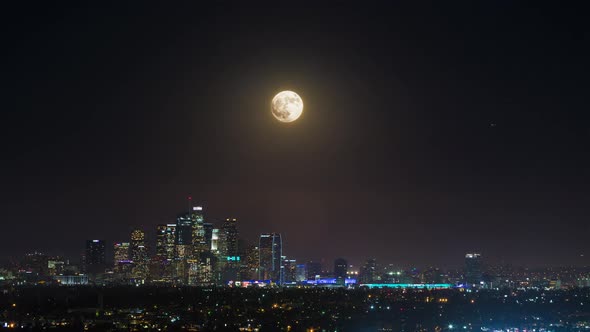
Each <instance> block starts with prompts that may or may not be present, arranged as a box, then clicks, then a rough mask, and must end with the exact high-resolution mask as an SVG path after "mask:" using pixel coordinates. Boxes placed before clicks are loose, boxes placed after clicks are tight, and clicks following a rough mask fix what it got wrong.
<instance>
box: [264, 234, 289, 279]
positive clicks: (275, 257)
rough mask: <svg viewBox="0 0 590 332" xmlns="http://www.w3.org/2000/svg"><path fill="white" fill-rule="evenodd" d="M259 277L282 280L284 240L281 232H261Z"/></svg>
mask: <svg viewBox="0 0 590 332" xmlns="http://www.w3.org/2000/svg"><path fill="white" fill-rule="evenodd" d="M258 251H259V255H258V259H259V262H260V263H259V271H258V274H259V279H262V280H273V281H275V282H280V280H281V279H282V278H281V266H282V258H281V257H282V255H283V242H282V240H281V234H279V233H265V234H260V240H259V245H258Z"/></svg>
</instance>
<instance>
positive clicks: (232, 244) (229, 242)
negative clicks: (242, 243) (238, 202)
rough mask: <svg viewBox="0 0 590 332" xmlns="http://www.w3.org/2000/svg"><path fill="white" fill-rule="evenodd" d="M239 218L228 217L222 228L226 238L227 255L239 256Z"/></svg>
mask: <svg viewBox="0 0 590 332" xmlns="http://www.w3.org/2000/svg"><path fill="white" fill-rule="evenodd" d="M237 223H238V220H237V219H236V218H227V219H225V221H224V222H223V225H222V226H221V229H222V231H223V234H224V239H225V247H226V248H225V249H226V253H225V254H226V255H227V256H230V257H235V256H238V227H237Z"/></svg>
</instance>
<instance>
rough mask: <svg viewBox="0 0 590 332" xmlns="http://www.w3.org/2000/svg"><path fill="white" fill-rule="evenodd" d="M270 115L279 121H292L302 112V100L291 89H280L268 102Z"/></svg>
mask: <svg viewBox="0 0 590 332" xmlns="http://www.w3.org/2000/svg"><path fill="white" fill-rule="evenodd" d="M270 109H271V112H272V115H274V117H275V118H277V120H279V121H281V122H293V121H295V120H297V118H299V117H300V116H301V113H303V100H302V99H301V97H299V95H298V94H296V93H295V92H293V91H281V92H279V93H278V94H277V95H276V96H275V97H274V98H273V99H272V102H271V104H270Z"/></svg>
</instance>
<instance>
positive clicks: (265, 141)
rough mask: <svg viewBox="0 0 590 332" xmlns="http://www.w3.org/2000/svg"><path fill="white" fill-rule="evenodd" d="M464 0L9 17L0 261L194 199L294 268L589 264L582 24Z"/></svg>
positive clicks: (149, 218)
mask: <svg viewBox="0 0 590 332" xmlns="http://www.w3.org/2000/svg"><path fill="white" fill-rule="evenodd" d="M474 2H476V3H477V4H474V3H473V2H471V3H467V2H466V3H459V2H454V3H453V4H449V3H448V2H446V1H445V2H441V1H439V2H438V4H436V5H432V4H431V5H426V4H425V3H422V4H421V5H420V6H418V5H416V6H411V5H404V4H401V3H398V4H397V5H391V4H387V5H385V4H384V3H383V4H379V3H377V2H370V1H366V2H356V3H354V4H351V5H350V6H349V5H347V4H345V3H344V2H333V3H331V5H330V6H328V5H323V6H318V5H316V6H307V5H305V4H303V3H297V2H280V1H277V2H275V3H273V4H271V5H262V4H261V3H258V4H257V3H256V2H251V1H243V2H240V5H236V4H232V3H230V2H217V1H208V2H205V1H202V2H201V1H194V2H192V4H191V5H186V4H182V5H181V4H174V5H173V4H170V3H168V2H163V3H162V4H160V5H159V6H152V5H146V4H144V3H143V2H142V3H138V2H133V3H130V4H118V5H116V6H104V5H102V4H100V5H99V4H97V5H96V7H86V6H85V5H80V4H77V5H75V6H67V5H65V4H64V3H60V5H61V6H62V7H52V6H51V5H49V4H43V5H41V6H39V5H37V6H35V5H33V4H30V5H29V6H28V7H27V6H23V7H19V8H8V7H5V8H4V9H3V10H2V14H1V16H2V23H1V24H2V35H3V37H2V41H1V44H2V50H1V55H0V57H1V59H0V60H1V62H2V65H1V66H2V80H1V81H2V84H3V86H2V90H3V94H5V96H4V97H2V101H1V104H0V105H2V119H1V120H0V123H1V128H0V130H1V134H0V135H1V142H2V143H1V144H2V155H3V158H2V167H1V169H0V170H1V174H0V181H1V182H0V183H1V186H2V189H1V191H0V194H1V196H0V222H1V225H2V232H1V233H0V234H1V236H2V239H1V240H0V253H1V256H3V257H8V256H14V255H20V254H22V253H24V252H27V251H31V250H35V249H36V250H41V251H46V252H49V253H55V254H59V253H63V254H66V255H71V256H76V255H78V254H79V253H80V252H81V251H82V249H83V246H84V240H86V239H92V238H102V239H106V240H107V241H109V242H110V243H112V241H121V240H126V239H127V238H128V234H129V232H130V231H131V230H132V229H133V228H134V227H144V228H145V229H146V230H148V231H149V232H151V233H152V234H153V231H152V230H153V229H154V228H155V225H156V224H158V223H166V222H173V220H174V218H175V216H176V214H178V213H180V212H182V211H183V210H184V209H185V206H186V203H185V197H186V196H188V195H189V194H190V195H192V196H193V197H194V198H195V200H197V201H199V202H202V204H204V206H205V209H206V211H207V216H208V218H209V219H212V218H225V217H226V216H235V217H237V218H239V221H240V232H241V234H242V235H243V237H244V238H245V239H247V240H250V241H254V240H256V239H257V235H258V234H259V233H261V232H271V231H274V232H280V233H282V234H283V237H284V243H285V244H284V246H285V249H284V253H285V254H286V255H287V256H289V257H294V258H297V259H301V260H307V259H325V260H326V261H327V262H331V260H332V259H333V258H334V257H336V256H344V257H347V258H349V259H350V260H351V261H353V262H354V263H359V262H361V261H362V260H364V259H366V258H368V257H376V258H377V259H378V260H379V261H381V262H382V263H397V264H409V265H425V264H435V265H439V266H447V265H460V264H462V260H463V258H462V257H463V255H464V254H465V252H468V251H473V250H475V251H480V252H482V253H483V255H484V256H485V257H486V259H487V260H488V261H489V262H500V261H504V262H508V263H514V264H527V265H564V264H572V263H575V264H588V263H589V258H590V241H588V236H589V235H590V227H589V217H590V189H588V185H589V184H590V156H589V152H588V146H589V143H590V130H589V128H590V122H589V120H590V116H589V115H588V111H589V110H590V108H589V107H588V104H589V102H590V100H589V96H590V94H589V91H590V90H589V88H590V84H589V83H588V82H589V81H588V77H589V74H590V70H589V69H590V68H589V64H588V63H589V61H588V59H590V52H589V51H588V44H589V31H590V30H589V29H588V26H587V15H586V14H585V10H584V9H583V8H581V7H578V8H576V7H575V6H571V5H565V4H561V3H558V2H554V3H553V4H551V5H547V6H545V5H540V4H539V3H538V2H531V3H522V2H514V1H481V2H477V1H474ZM214 4H218V5H216V6H214ZM282 89H289V90H294V91H296V92H298V93H299V94H300V95H301V96H302V98H303V100H304V103H305V109H304V113H303V116H302V117H301V118H300V119H299V120H297V121H296V122H294V123H291V124H287V125H285V124H281V123H279V122H278V121H276V120H275V119H274V118H273V117H272V115H271V114H270V110H269V103H270V100H271V99H272V97H273V96H274V94H275V93H277V92H279V91H281V90H282ZM581 254H586V256H585V257H581V256H580V255H581Z"/></svg>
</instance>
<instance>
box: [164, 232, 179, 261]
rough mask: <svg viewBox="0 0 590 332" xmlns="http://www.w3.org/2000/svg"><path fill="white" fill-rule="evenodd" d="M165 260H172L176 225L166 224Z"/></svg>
mask: <svg viewBox="0 0 590 332" xmlns="http://www.w3.org/2000/svg"><path fill="white" fill-rule="evenodd" d="M165 237H166V239H165V242H166V259H168V260H172V259H174V248H175V241H176V224H166V236H165Z"/></svg>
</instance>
